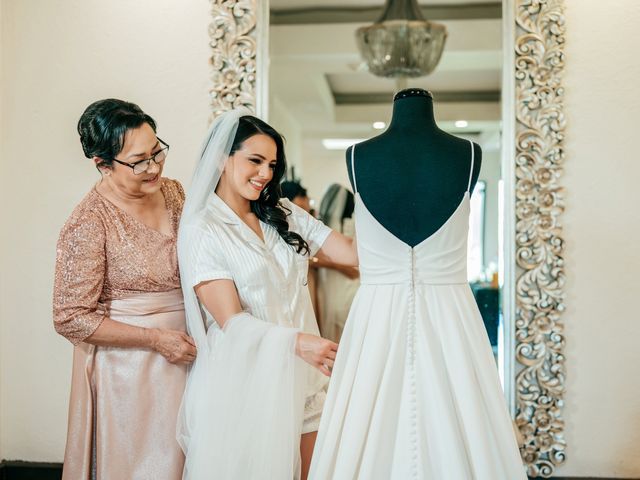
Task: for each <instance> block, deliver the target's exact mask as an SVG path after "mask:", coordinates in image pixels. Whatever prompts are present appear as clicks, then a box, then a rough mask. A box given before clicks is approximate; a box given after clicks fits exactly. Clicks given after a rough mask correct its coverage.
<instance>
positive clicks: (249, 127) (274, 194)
mask: <svg viewBox="0 0 640 480" xmlns="http://www.w3.org/2000/svg"><path fill="white" fill-rule="evenodd" d="M259 134H263V135H267V136H269V137H271V138H272V139H273V141H274V142H275V143H276V149H277V153H276V165H275V168H274V171H273V178H272V179H271V181H270V182H269V183H268V184H267V186H266V187H265V188H264V190H262V192H261V193H260V197H259V198H258V200H252V201H251V211H252V212H253V213H254V214H255V215H256V216H257V217H258V218H259V219H260V220H261V221H263V222H264V223H266V224H268V225H271V226H272V227H274V228H275V229H276V230H277V231H278V234H279V235H280V237H282V239H283V240H284V241H285V242H287V243H288V244H289V245H291V246H292V247H293V248H295V250H296V252H297V253H300V254H302V255H306V254H308V253H309V252H310V249H309V245H308V244H307V242H306V241H305V240H304V239H303V238H302V237H301V236H300V235H298V234H297V233H296V232H292V231H289V223H288V222H287V216H288V215H289V214H290V213H291V211H290V210H289V209H288V208H286V207H284V206H282V205H281V204H280V198H282V191H281V189H280V181H281V180H282V177H284V174H285V172H286V171H287V160H286V158H285V154H284V139H283V138H282V135H280V134H279V133H278V132H277V131H276V130H275V129H274V128H273V127H272V126H271V125H269V124H267V123H265V122H263V121H262V120H260V119H259V118H256V117H254V116H251V115H245V116H243V117H240V120H239V123H238V130H237V131H236V136H235V137H234V138H233V145H232V146H231V150H230V152H229V155H233V154H234V153H235V152H237V151H238V150H240V149H241V148H242V144H243V143H244V141H245V140H247V139H248V138H250V137H253V136H254V135H259Z"/></svg>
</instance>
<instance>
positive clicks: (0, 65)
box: [0, 0, 9, 460]
mask: <svg viewBox="0 0 640 480" xmlns="http://www.w3.org/2000/svg"><path fill="white" fill-rule="evenodd" d="M3 20H4V0H0V191H2V190H3V189H4V186H5V181H4V179H6V178H7V177H6V175H5V172H4V148H3V145H4V138H3V137H2V132H3V131H4V94H3V92H4V50H3V49H2V48H1V47H2V45H3V44H4V43H5V40H4V36H3V35H4V28H3V27H4V22H3ZM5 228H6V227H5ZM8 248H9V246H8V245H7V243H6V242H5V234H4V228H1V229H0V252H4V251H6V250H7V249H8ZM0 255H2V253H0ZM3 259H4V257H1V256H0V260H3ZM3 265H4V263H2V262H0V299H1V295H2V293H1V292H3V291H4V282H5V275H4V273H3V271H4V268H3ZM4 319H5V316H4V309H3V307H2V302H0V349H1V348H2V338H3V331H2V324H3V323H4ZM2 365H3V359H2V353H1V351H0V460H2V459H3V458H4V450H3V443H2V431H3V428H4V426H3V425H4V422H3V416H2V412H3V408H2V405H3V398H4V395H3V393H2V392H3V389H4V388H5V386H4V382H3V381H2V378H3V376H2Z"/></svg>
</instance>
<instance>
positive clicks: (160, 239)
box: [53, 178, 184, 345]
mask: <svg viewBox="0 0 640 480" xmlns="http://www.w3.org/2000/svg"><path fill="white" fill-rule="evenodd" d="M161 191H162V193H163V195H164V198H165V205H166V207H167V210H168V211H169V214H170V217H171V226H172V234H171V235H165V234H163V233H161V232H158V231H156V230H153V229H152V228H150V227H148V226H146V225H144V224H143V223H141V222H140V221H138V220H136V219H135V218H133V217H132V216H131V215H129V214H128V213H126V212H125V211H123V210H122V209H120V208H118V207H117V206H116V205H114V204H113V203H111V202H109V201H108V200H107V199H106V198H104V197H103V196H101V195H100V194H99V193H98V192H97V191H96V189H95V187H94V188H93V189H91V191H90V192H89V193H88V194H87V195H86V196H85V197H84V199H83V200H82V201H81V202H80V203H79V204H78V206H77V207H76V208H75V209H74V211H73V213H72V214H71V216H70V217H69V219H68V220H67V221H66V223H65V224H64V226H63V227H62V230H61V232H60V237H59V239H58V246H57V252H56V268H55V280H54V288H53V322H54V326H55V329H56V331H57V332H58V333H59V334H60V335H63V336H64V337H66V338H67V339H68V340H69V341H71V343H73V344H74V345H77V344H78V343H80V342H82V341H83V340H84V339H86V338H87V337H89V336H90V335H91V334H92V333H93V332H94V331H95V330H96V329H97V328H98V326H99V325H100V323H101V322H102V320H103V318H104V314H103V313H100V309H99V308H98V307H99V304H104V303H105V302H107V301H109V300H115V299H119V298H123V297H125V296H127V295H129V294H132V293H144V292H166V291H168V290H173V289H176V288H180V274H179V271H178V260H177V255H176V240H177V231H178V224H179V222H180V214H181V213H182V206H183V204H184V190H183V189H182V186H181V185H180V183H179V182H178V181H176V180H171V179H168V178H163V179H162V185H161Z"/></svg>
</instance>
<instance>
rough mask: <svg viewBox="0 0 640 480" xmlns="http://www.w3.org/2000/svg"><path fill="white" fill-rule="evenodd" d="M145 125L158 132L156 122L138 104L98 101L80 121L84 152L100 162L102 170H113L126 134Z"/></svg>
mask: <svg viewBox="0 0 640 480" xmlns="http://www.w3.org/2000/svg"><path fill="white" fill-rule="evenodd" d="M145 123H146V124H148V125H149V126H150V127H151V128H152V129H153V131H154V132H155V131H156V122H155V121H154V120H153V118H151V117H150V116H149V115H147V114H146V113H144V112H143V111H142V109H141V108H140V107H139V106H138V105H136V104H135V103H131V102H125V101H124V100H118V99H115V98H108V99H106V100H98V101H97V102H94V103H92V104H91V105H89V106H88V107H87V108H86V110H85V111H84V113H83V114H82V116H81V117H80V120H79V121H78V133H79V134H80V143H81V144H82V150H83V151H84V154H85V156H86V157H87V158H93V157H98V158H100V159H101V160H102V162H100V164H99V165H100V166H111V165H112V164H113V161H112V160H113V159H114V158H115V157H116V156H117V155H118V154H119V153H120V152H121V151H122V147H123V145H124V135H125V133H126V132H127V130H131V129H136V128H139V127H140V126H142V125H143V124H145Z"/></svg>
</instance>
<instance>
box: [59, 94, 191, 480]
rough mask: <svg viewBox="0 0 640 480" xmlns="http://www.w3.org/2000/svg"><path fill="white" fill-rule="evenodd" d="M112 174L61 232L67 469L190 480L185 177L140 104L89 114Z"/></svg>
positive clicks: (86, 125)
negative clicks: (182, 245) (181, 235)
mask: <svg viewBox="0 0 640 480" xmlns="http://www.w3.org/2000/svg"><path fill="white" fill-rule="evenodd" d="M78 132H79V134H80V141H81V143H82V148H83V150H84V154H85V155H86V157H87V158H90V159H91V160H92V161H93V162H94V163H95V165H96V167H97V168H98V170H99V172H100V173H101V176H102V179H101V180H100V181H99V182H98V183H97V185H95V186H94V187H93V188H92V189H91V190H90V191H89V193H88V194H87V195H86V196H85V197H84V199H83V200H82V201H81V202H80V203H79V205H78V206H77V207H76V208H75V210H74V211H73V213H72V214H71V216H70V217H69V219H68V220H67V222H66V223H65V225H64V227H63V228H62V231H61V233H60V239H59V242H58V250H57V261H56V272H55V285H54V295H53V316H54V325H55V328H56V331H57V332H58V333H60V334H61V335H63V336H64V337H66V338H67V339H69V340H70V341H71V342H72V343H73V344H74V345H75V348H74V359H73V375H72V386H71V400H70V407H69V425H68V433H67V445H66V453H65V462H64V473H63V478H64V479H73V480H84V479H114V478H118V479H134V478H135V479H154V480H157V479H167V480H169V479H172V480H173V479H175V480H177V479H180V478H181V476H182V468H183V463H184V459H183V455H182V452H181V450H180V447H179V445H178V443H177V441H176V438H175V437H176V433H175V432H176V418H177V412H178V409H179V406H180V401H181V398H182V393H183V390H184V384H185V378H186V365H187V364H189V363H191V362H192V361H193V360H194V358H195V355H196V349H195V345H194V342H193V340H192V339H191V338H190V337H189V336H188V335H187V334H186V333H185V317H184V306H183V298H182V292H181V290H180V277H179V273H178V264H177V255H176V238H177V227H178V223H179V220H180V214H181V212H182V205H183V202H184V192H183V190H182V186H181V185H180V184H179V183H178V182H177V181H175V180H169V179H166V178H163V177H162V175H161V174H162V169H163V166H164V163H165V161H166V158H167V152H168V150H169V145H168V144H166V143H165V142H163V141H162V140H161V139H160V138H158V137H157V136H156V124H155V122H154V120H153V119H152V118H151V117H150V116H149V115H147V114H146V113H144V112H143V111H142V110H141V109H140V108H139V107H138V106H137V105H134V104H132V103H128V102H124V101H122V100H114V99H109V100H101V101H98V102H95V103H93V104H92V105H90V106H89V107H88V108H87V109H86V110H85V112H84V113H83V115H82V117H81V118H80V121H79V123H78Z"/></svg>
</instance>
